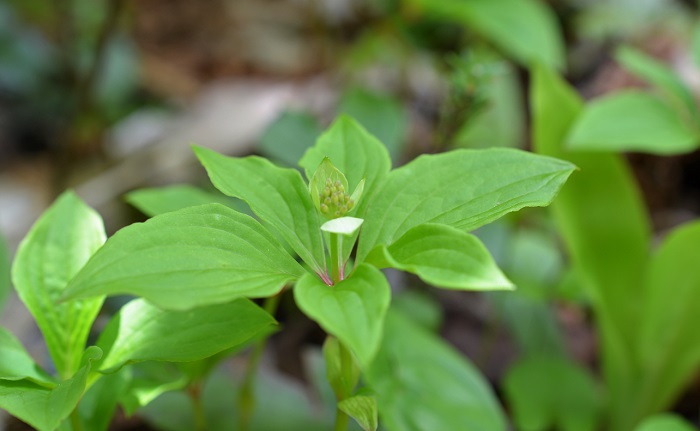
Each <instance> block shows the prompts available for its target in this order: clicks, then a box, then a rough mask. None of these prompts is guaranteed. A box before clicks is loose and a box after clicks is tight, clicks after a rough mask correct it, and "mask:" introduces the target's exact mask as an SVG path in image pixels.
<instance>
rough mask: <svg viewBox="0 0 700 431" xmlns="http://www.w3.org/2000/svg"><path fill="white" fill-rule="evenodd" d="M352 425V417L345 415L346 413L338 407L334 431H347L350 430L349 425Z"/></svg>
mask: <svg viewBox="0 0 700 431" xmlns="http://www.w3.org/2000/svg"><path fill="white" fill-rule="evenodd" d="M349 423H350V416H348V415H347V414H345V412H344V411H342V410H340V409H339V408H337V407H336V409H335V426H334V427H333V431H346V430H347V429H348V424H349Z"/></svg>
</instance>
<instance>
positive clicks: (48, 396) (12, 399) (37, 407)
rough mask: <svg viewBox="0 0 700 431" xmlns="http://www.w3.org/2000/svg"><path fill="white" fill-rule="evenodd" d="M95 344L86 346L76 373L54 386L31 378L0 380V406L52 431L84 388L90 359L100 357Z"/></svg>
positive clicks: (44, 429) (40, 429)
mask: <svg viewBox="0 0 700 431" xmlns="http://www.w3.org/2000/svg"><path fill="white" fill-rule="evenodd" d="M101 354H102V353H101V351H100V349H99V348H97V347H94V346H93V347H90V348H88V349H87V350H86V351H85V353H84V355H83V358H82V362H83V365H82V366H81V367H80V368H79V369H78V371H77V372H76V373H75V375H74V376H73V377H72V378H70V379H68V380H65V381H63V382H61V383H60V384H58V385H57V386H56V387H54V388H46V387H43V386H39V385H37V384H36V383H34V382H32V381H30V380H26V379H25V380H0V408H2V409H4V410H7V411H8V412H9V413H10V414H11V415H13V416H16V417H17V418H19V419H21V420H23V421H24V422H26V423H28V424H30V425H31V426H33V427H35V428H36V429H38V430H39V431H53V430H55V429H56V428H57V427H58V426H59V425H60V423H61V422H62V421H63V419H65V418H66V417H68V415H69V414H70V413H71V412H72V411H73V409H74V408H75V406H76V405H77V404H78V402H79V401H80V397H81V396H82V395H83V391H85V384H86V382H87V376H88V373H89V372H90V363H91V362H92V361H93V360H96V359H99V358H100V356H101Z"/></svg>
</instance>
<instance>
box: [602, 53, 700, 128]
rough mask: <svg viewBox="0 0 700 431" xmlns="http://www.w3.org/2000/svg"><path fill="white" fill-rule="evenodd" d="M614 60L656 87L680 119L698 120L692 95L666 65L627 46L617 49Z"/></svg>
mask: <svg viewBox="0 0 700 431" xmlns="http://www.w3.org/2000/svg"><path fill="white" fill-rule="evenodd" d="M615 59H616V60H617V61H619V62H620V63H622V65H623V66H624V67H625V69H627V70H629V71H630V72H632V73H634V74H635V75H637V76H638V77H640V78H642V79H644V80H645V81H647V82H648V83H650V84H652V85H654V86H655V87H657V88H658V89H659V90H660V91H661V92H662V94H663V95H664V96H666V97H667V98H668V100H669V102H671V104H672V106H673V107H674V108H675V111H676V112H677V113H678V115H679V116H680V117H681V118H684V119H686V120H691V119H695V121H697V120H698V108H697V105H696V102H695V98H694V97H693V93H692V92H691V91H690V89H689V88H688V86H687V85H685V83H684V82H683V81H682V80H681V79H680V78H679V77H678V75H676V73H675V72H674V71H673V70H672V69H671V68H669V67H668V66H667V65H666V64H664V63H662V62H661V61H658V60H656V59H654V58H652V57H649V56H648V55H646V54H644V53H643V52H641V51H638V50H636V49H633V48H630V47H627V46H623V47H620V48H618V49H617V51H616V52H615Z"/></svg>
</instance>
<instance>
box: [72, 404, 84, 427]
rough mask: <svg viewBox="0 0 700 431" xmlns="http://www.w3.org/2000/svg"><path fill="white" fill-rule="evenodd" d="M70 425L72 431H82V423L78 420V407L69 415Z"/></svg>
mask: <svg viewBox="0 0 700 431" xmlns="http://www.w3.org/2000/svg"><path fill="white" fill-rule="evenodd" d="M70 425H71V428H73V431H83V421H81V420H80V415H79V414H78V406H76V407H75V408H74V409H73V411H72V412H71V414H70Z"/></svg>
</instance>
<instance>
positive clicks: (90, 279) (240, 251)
mask: <svg viewBox="0 0 700 431" xmlns="http://www.w3.org/2000/svg"><path fill="white" fill-rule="evenodd" d="M303 273H304V270H303V269H302V267H301V266H300V265H299V264H298V263H297V262H296V261H295V260H294V259H293V258H292V257H291V256H289V255H288V254H287V253H286V252H285V251H284V250H283V249H282V247H281V246H280V245H279V243H278V242H277V241H276V240H275V239H274V238H273V237H272V235H271V234H270V233H269V232H267V231H266V230H265V228H263V227H262V226H261V225H260V223H258V222H257V221H255V220H254V219H253V218H251V217H249V216H247V215H244V214H241V213H238V212H236V211H233V210H231V209H229V208H227V207H224V206H223V205H219V204H209V205H201V206H198V207H192V208H185V209H182V210H179V211H174V212H170V213H166V214H162V215H159V216H156V217H153V218H151V219H150V220H148V221H146V222H145V223H136V224H133V225H130V226H127V227H125V228H124V229H122V230H120V231H119V232H117V233H116V234H115V235H114V236H112V237H111V238H110V239H109V240H108V241H107V243H106V244H105V245H104V247H102V248H101V249H100V250H99V251H98V252H97V253H96V254H95V256H94V257H93V258H92V259H90V261H89V262H88V264H87V265H85V268H83V270H82V271H80V273H79V274H78V275H77V276H76V277H75V278H74V279H73V280H72V281H71V283H70V286H69V287H68V289H67V290H66V297H70V298H75V297H86V296H94V295H103V294H117V293H119V294H123V293H128V294H132V295H138V296H142V297H144V298H146V299H147V300H149V301H151V302H153V303H154V304H157V305H159V306H161V307H163V308H171V309H181V310H182V309H189V308H193V307H197V306H200V305H207V304H216V303H223V302H229V301H232V300H233V299H236V298H240V297H265V296H271V295H274V294H276V293H277V292H279V291H280V290H281V289H282V288H283V287H284V285H285V284H286V283H288V282H290V281H292V280H295V279H297V278H298V277H300V276H301V275H302V274H303Z"/></svg>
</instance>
